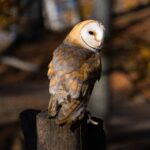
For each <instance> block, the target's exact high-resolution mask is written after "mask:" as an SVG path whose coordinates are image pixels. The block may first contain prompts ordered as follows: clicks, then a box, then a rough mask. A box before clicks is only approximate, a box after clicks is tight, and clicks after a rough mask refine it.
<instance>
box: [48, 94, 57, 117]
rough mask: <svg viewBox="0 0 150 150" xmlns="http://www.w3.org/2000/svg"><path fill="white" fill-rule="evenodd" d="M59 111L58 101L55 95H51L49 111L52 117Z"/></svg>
mask: <svg viewBox="0 0 150 150" xmlns="http://www.w3.org/2000/svg"><path fill="white" fill-rule="evenodd" d="M57 112H58V101H57V99H56V97H55V96H51V98H50V101H49V105H48V113H49V115H50V117H55V116H56V115H57Z"/></svg>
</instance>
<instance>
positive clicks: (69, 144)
mask: <svg viewBox="0 0 150 150" xmlns="http://www.w3.org/2000/svg"><path fill="white" fill-rule="evenodd" d="M26 112H27V114H26V113H23V115H22V116H24V115H25V116H27V117H22V118H26V119H21V124H22V127H23V131H24V132H23V133H24V135H25V141H26V144H27V145H26V147H27V149H28V150H100V149H101V150H104V149H105V146H106V143H105V134H104V130H103V122H102V120H100V119H97V118H93V119H94V120H95V121H96V122H97V123H98V125H94V124H92V123H87V117H85V118H84V119H83V120H82V121H81V122H80V123H77V124H75V125H73V126H70V125H65V126H62V127H61V126H58V125H57V124H56V123H55V120H54V119H49V116H48V113H47V111H46V112H40V113H38V114H37V115H36V118H35V119H36V126H35V128H34V129H33V132H34V131H35V129H36V133H35V132H34V133H32V129H31V127H33V124H32V123H31V120H32V119H33V118H32V119H31V118H30V119H29V118H28V117H30V115H29V113H33V112H31V111H30V112H29V111H26ZM34 114H35V113H34ZM31 116H32V115H31ZM27 118H28V119H27ZM35 119H33V120H35ZM24 124H26V125H24ZM31 124H32V125H31ZM24 127H25V129H24ZM28 128H29V129H28ZM32 137H34V138H35V137H36V142H35V140H34V142H31V140H32ZM33 144H34V145H33ZM35 144H36V145H35Z"/></svg>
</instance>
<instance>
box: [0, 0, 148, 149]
mask: <svg viewBox="0 0 150 150" xmlns="http://www.w3.org/2000/svg"><path fill="white" fill-rule="evenodd" d="M50 2H51V3H50V4H49V5H48V1H47V0H45V1H44V0H43V1H41V0H32V1H30V0H0V150H1V149H2V150H22V149H24V137H23V135H22V131H21V128H20V121H19V114H20V112H22V111H23V110H26V109H40V110H45V109H46V108H47V105H48V101H49V93H48V84H49V81H48V78H47V69H48V67H47V66H48V64H49V62H50V60H51V57H52V52H53V50H54V49H55V48H56V47H57V46H58V45H59V44H60V43H61V42H62V41H63V39H64V38H65V36H66V35H67V33H68V32H69V30H70V29H71V27H72V26H73V25H74V24H76V23H77V22H80V21H81V20H86V19H97V20H101V21H102V22H103V23H104V25H105V27H106V38H105V42H104V47H103V72H102V79H101V81H100V82H98V83H97V84H96V86H95V89H94V91H93V95H92V97H91V102H90V104H89V107H88V108H89V109H90V111H91V112H92V114H93V116H96V117H100V118H102V119H103V120H104V126H105V132H106V137H107V149H108V150H149V149H150V144H149V143H150V121H149V116H150V111H149V108H150V29H149V28H150V1H149V0H132V1H131V0H112V1H111V0H105V1H104V0H91V1H89V0H78V1H75V0H55V1H54V0H51V1H50Z"/></svg>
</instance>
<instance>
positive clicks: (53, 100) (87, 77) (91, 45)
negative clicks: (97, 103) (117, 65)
mask: <svg viewBox="0 0 150 150" xmlns="http://www.w3.org/2000/svg"><path fill="white" fill-rule="evenodd" d="M103 39H104V26H103V25H102V23H100V22H98V21H95V20H86V21H82V22H80V23H78V24H77V25H75V27H74V28H73V29H72V30H71V32H70V33H69V34H68V35H67V37H66V38H65V39H64V41H63V42H62V44H61V45H60V46H59V47H58V48H56V49H55V51H54V53H53V58H52V60H51V62H50V64H49V67H48V73H47V74H48V78H49V80H50V83H49V92H50V95H51V97H50V101H49V105H48V113H49V115H50V116H51V117H54V118H55V119H56V122H57V123H58V124H59V125H64V124H67V123H74V122H75V121H77V120H80V119H81V118H82V117H83V116H84V113H85V110H86V106H87V104H88V101H89V98H90V95H91V93H92V90H93V87H94V84H95V82H96V80H99V79H100V74H101V57H100V55H101V54H100V51H101V46H102V43H103Z"/></svg>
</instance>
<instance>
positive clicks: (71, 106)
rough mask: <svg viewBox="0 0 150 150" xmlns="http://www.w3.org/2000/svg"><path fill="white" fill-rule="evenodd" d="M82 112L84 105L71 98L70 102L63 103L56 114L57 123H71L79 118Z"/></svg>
mask: <svg viewBox="0 0 150 150" xmlns="http://www.w3.org/2000/svg"><path fill="white" fill-rule="evenodd" d="M83 112H84V107H83V105H81V103H80V101H78V100H72V101H71V102H67V103H63V104H62V106H61V108H60V109H59V112H58V115H57V124H59V125H64V124H66V123H73V122H75V121H76V120H77V119H80V117H81V116H82V114H84V113H83Z"/></svg>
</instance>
